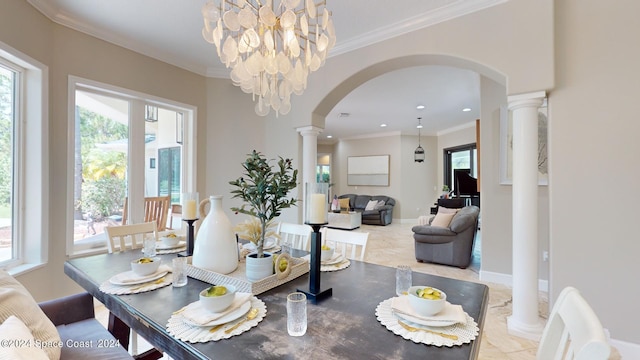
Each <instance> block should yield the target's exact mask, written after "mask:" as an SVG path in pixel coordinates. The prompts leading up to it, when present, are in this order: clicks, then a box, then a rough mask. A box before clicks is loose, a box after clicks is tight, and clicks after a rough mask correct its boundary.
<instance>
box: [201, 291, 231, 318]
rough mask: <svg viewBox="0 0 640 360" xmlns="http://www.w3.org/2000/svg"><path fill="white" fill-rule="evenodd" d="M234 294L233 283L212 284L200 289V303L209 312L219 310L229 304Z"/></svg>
mask: <svg viewBox="0 0 640 360" xmlns="http://www.w3.org/2000/svg"><path fill="white" fill-rule="evenodd" d="M235 296H236V287H235V286H233V285H214V286H211V287H208V288H206V289H204V290H202V291H200V305H202V307H203V308H205V309H207V310H208V311H211V312H221V311H224V310H225V309H226V308H228V307H229V305H231V303H232V302H233V299H234V298H235Z"/></svg>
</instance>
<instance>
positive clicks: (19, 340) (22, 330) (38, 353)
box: [0, 315, 48, 360]
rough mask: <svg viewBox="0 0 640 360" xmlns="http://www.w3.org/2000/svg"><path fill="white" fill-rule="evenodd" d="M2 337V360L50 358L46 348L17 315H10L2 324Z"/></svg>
mask: <svg viewBox="0 0 640 360" xmlns="http://www.w3.org/2000/svg"><path fill="white" fill-rule="evenodd" d="M0 339H1V341H2V346H0V360H47V359H48V357H47V354H46V353H45V352H44V350H42V349H41V348H40V347H38V344H36V343H35V339H34V338H33V334H31V330H29V328H28V327H27V325H25V324H24V323H23V322H22V321H21V320H20V319H18V318H17V317H15V315H11V316H9V317H8V318H7V319H6V320H5V321H4V322H3V323H2V325H0ZM7 340H8V341H9V342H7Z"/></svg>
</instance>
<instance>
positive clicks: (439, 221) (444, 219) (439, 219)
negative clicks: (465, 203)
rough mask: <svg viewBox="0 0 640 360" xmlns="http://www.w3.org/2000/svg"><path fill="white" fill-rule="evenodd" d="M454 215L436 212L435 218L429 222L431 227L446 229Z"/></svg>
mask: <svg viewBox="0 0 640 360" xmlns="http://www.w3.org/2000/svg"><path fill="white" fill-rule="evenodd" d="M454 215H455V213H449V214H447V213H442V212H438V213H437V214H436V216H435V217H434V218H433V221H432V222H431V226H439V227H444V228H448V227H449V224H450V223H451V219H453V217H454Z"/></svg>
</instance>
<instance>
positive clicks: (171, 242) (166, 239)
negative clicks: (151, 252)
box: [160, 234, 180, 246]
mask: <svg viewBox="0 0 640 360" xmlns="http://www.w3.org/2000/svg"><path fill="white" fill-rule="evenodd" d="M167 235H169V234H167ZM174 235H176V234H174ZM160 241H162V244H163V245H165V246H176V245H178V242H179V241H180V236H179V235H176V236H174V237H171V236H166V235H165V236H163V237H161V238H160Z"/></svg>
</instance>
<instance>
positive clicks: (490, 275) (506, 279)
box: [479, 270, 549, 292]
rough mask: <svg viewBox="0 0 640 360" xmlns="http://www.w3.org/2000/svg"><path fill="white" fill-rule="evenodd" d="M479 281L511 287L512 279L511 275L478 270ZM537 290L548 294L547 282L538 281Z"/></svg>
mask: <svg viewBox="0 0 640 360" xmlns="http://www.w3.org/2000/svg"><path fill="white" fill-rule="evenodd" d="M479 277H480V281H486V282H491V283H496V284H501V285H505V286H508V287H513V277H512V275H511V274H503V273H497V272H492V271H484V270H480V273H479ZM538 290H539V291H543V292H549V281H548V280H543V279H538Z"/></svg>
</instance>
